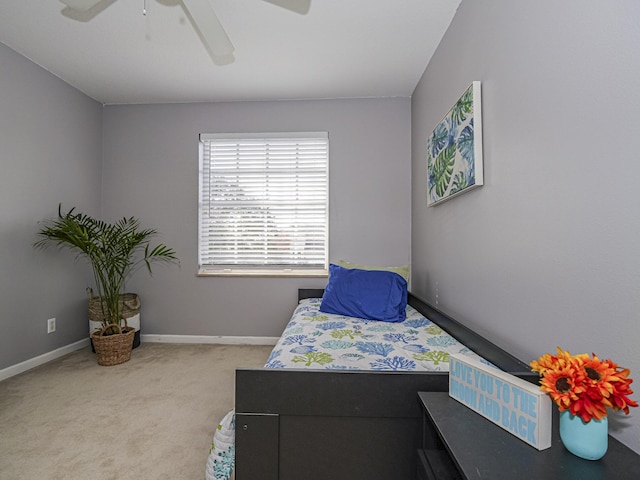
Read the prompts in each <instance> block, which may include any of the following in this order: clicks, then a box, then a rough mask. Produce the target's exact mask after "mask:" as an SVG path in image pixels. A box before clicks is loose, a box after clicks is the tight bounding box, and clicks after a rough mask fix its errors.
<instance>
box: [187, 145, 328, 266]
mask: <svg viewBox="0 0 640 480" xmlns="http://www.w3.org/2000/svg"><path fill="white" fill-rule="evenodd" d="M328 167H329V137H328V134H327V133H326V132H323V133H293V134H292V133H284V134H277V133H275V134H272V133H268V134H264V133H262V134H201V135H200V205H199V248H198V254H199V262H198V273H199V274H202V275H207V274H211V275H216V274H228V275H326V274H327V258H328V238H329V231H328V230H329V227H328V225H329V222H328V203H329V202H328Z"/></svg>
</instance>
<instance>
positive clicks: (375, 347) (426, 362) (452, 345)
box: [265, 298, 488, 371]
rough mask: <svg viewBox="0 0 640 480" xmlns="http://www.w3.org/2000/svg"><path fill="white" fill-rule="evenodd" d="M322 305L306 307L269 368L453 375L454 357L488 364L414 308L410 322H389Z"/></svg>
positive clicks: (294, 318) (293, 319) (298, 312)
mask: <svg viewBox="0 0 640 480" xmlns="http://www.w3.org/2000/svg"><path fill="white" fill-rule="evenodd" d="M320 303H321V299H319V298H311V299H304V300H302V301H301V302H300V304H299V305H298V307H297V308H296V310H295V311H294V313H293V316H292V317H291V320H290V321H289V323H288V325H287V327H286V328H285V330H284V332H283V333H282V336H281V337H280V339H279V340H278V342H277V343H276V345H275V347H274V349H273V351H272V352H271V355H270V357H269V359H268V360H267V364H266V365H265V367H266V368H309V369H316V370H317V369H336V370H386V371H394V370H395V371H448V370H449V355H451V354H452V353H462V354H464V355H468V356H471V357H473V358H476V359H477V360H479V361H481V362H484V363H488V362H486V360H484V359H483V358H481V357H480V356H478V355H477V354H476V353H474V352H473V351H471V350H469V349H468V348H467V347H465V346H464V345H462V344H461V343H460V342H458V341H457V340H456V339H455V338H453V337H452V336H451V335H449V334H448V333H447V332H445V331H444V330H442V329H441V328H440V327H439V326H437V325H436V324H434V323H432V322H431V321H430V320H428V319H427V318H425V317H424V316H423V315H422V314H420V313H419V312H418V311H417V310H415V309H414V308H413V307H412V306H410V305H407V318H406V320H405V321H404V322H400V323H389V322H380V321H376V320H365V319H362V318H354V317H347V316H342V315H334V314H330V313H323V312H320Z"/></svg>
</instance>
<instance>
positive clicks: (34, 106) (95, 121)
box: [0, 44, 102, 369]
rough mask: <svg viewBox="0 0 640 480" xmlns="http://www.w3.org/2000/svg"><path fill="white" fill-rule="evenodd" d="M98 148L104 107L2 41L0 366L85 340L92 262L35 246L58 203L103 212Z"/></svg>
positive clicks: (0, 99) (99, 152)
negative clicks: (51, 325)
mask: <svg viewBox="0 0 640 480" xmlns="http://www.w3.org/2000/svg"><path fill="white" fill-rule="evenodd" d="M101 147H102V106H101V105H100V104H99V103H97V102H95V101H93V100H91V99H89V98H88V97H86V96H85V95H83V94H81V93H80V92H78V91H77V90H75V89H73V88H72V87H70V86H69V85H67V84H65V83H64V82H62V81H61V80H60V79H58V78H57V77H54V76H53V75H51V74H50V73H48V72H46V71H45V70H43V69H42V68H40V67H38V66H36V65H35V64H33V63H32V62H30V61H29V60H27V59H26V58H24V57H22V56H21V55H18V54H17V53H16V52H14V51H13V50H11V49H9V48H8V47H6V46H5V45H3V44H0V172H1V173H0V272H2V273H1V275H0V305H2V309H1V310H0V325H1V326H2V335H0V369H2V368H5V367H7V366H10V365H14V364H17V363H19V362H21V361H24V360H27V359H30V358H33V357H35V356H38V355H41V354H43V353H47V352H49V351H51V350H55V349H56V348H59V347H62V346H65V345H68V344H70V343H73V342H75V341H77V340H80V339H82V338H86V337H87V334H88V327H87V315H86V309H87V304H86V303H87V301H86V296H85V288H86V287H87V286H88V285H89V280H90V278H91V277H90V271H89V269H88V267H87V265H85V264H80V263H74V261H73V256H72V255H70V254H69V253H66V254H65V253H60V252H57V251H56V250H55V249H54V250H51V251H38V250H35V249H34V248H33V247H32V245H33V242H34V241H35V240H36V232H37V230H38V224H37V222H38V220H41V219H44V218H49V217H53V216H55V215H56V214H57V211H58V203H60V202H62V203H63V205H64V206H67V207H71V206H73V205H77V206H78V207H82V208H84V209H85V210H86V211H87V212H88V213H93V214H98V213H99V212H100V157H101ZM51 317H55V318H56V319H57V329H56V332H55V333H52V334H47V328H46V322H47V319H48V318H51Z"/></svg>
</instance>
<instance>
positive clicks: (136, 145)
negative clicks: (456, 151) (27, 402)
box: [103, 98, 411, 336]
mask: <svg viewBox="0 0 640 480" xmlns="http://www.w3.org/2000/svg"><path fill="white" fill-rule="evenodd" d="M410 108H411V103H410V99H408V98H398V99H362V100H318V101H280V102H239V103H217V104H174V105H142V106H141V105H129V106H122V105H121V106H107V107H105V113H104V157H103V184H104V191H103V211H104V214H105V218H108V219H115V218H118V217H121V216H124V215H135V216H137V217H138V218H140V220H141V221H142V222H143V225H145V226H150V227H154V228H157V229H158V231H159V232H160V233H161V234H162V236H161V237H160V238H159V240H161V241H162V242H164V243H166V244H168V245H170V246H172V247H174V248H175V249H176V250H177V253H178V256H179V258H180V260H181V266H180V268H179V269H178V268H176V267H168V266H164V265H161V266H159V268H157V269H156V270H154V275H153V278H151V279H149V277H148V275H147V274H146V273H145V272H140V273H139V274H138V275H137V276H135V277H134V278H133V279H132V281H131V283H130V284H129V285H128V289H129V290H132V291H137V292H138V293H139V294H140V295H141V299H142V313H141V319H142V330H143V333H149V334H150V333H153V334H173V335H230V336H234V335H241V336H279V335H280V333H281V331H282V328H283V327H284V325H285V324H286V322H287V320H288V318H289V317H290V315H291V312H292V310H293V307H294V306H295V303H296V299H297V297H296V289H297V288H298V287H323V286H324V285H325V284H326V278H246V277H244V278H230V277H197V276H196V273H197V215H198V134H199V133H201V132H209V133H215V132H270V131H276V132H277V131H285V132H286V131H328V132H329V142H330V225H329V228H330V239H329V255H330V259H331V260H332V261H335V260H339V259H346V260H351V261H353V262H358V263H375V264H378V263H384V264H389V265H400V264H407V263H409V256H410V222H411V219H410V217H411V215H410V208H411V199H410V194H409V192H410V188H411V182H410V175H411V163H410V155H411V154H410V151H411V134H410V132H411V126H410V121H411V113H410V112H411V110H410Z"/></svg>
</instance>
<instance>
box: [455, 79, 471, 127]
mask: <svg viewBox="0 0 640 480" xmlns="http://www.w3.org/2000/svg"><path fill="white" fill-rule="evenodd" d="M471 113H473V86H471V87H469V88H468V89H467V91H466V92H464V94H463V95H462V97H460V100H458V101H457V102H456V104H455V105H454V106H453V108H452V109H451V118H452V120H453V121H454V122H455V123H456V124H457V125H460V124H461V123H462V122H464V121H465V120H466V118H467V115H470V114H471Z"/></svg>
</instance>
